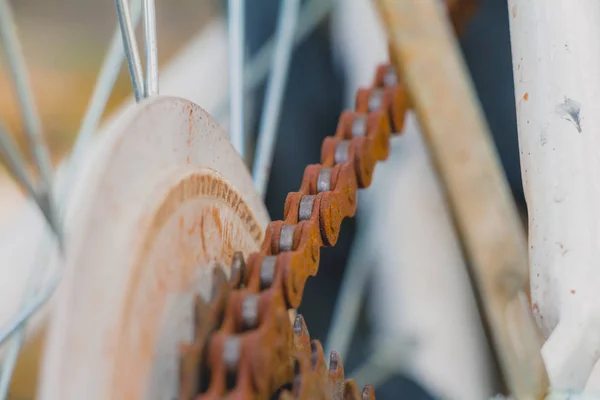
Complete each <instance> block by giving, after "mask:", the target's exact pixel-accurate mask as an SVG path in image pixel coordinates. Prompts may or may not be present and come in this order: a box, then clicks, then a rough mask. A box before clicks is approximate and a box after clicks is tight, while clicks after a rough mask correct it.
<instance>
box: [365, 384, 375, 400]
mask: <svg viewBox="0 0 600 400" xmlns="http://www.w3.org/2000/svg"><path fill="white" fill-rule="evenodd" d="M362 400H375V389H374V388H373V386H371V385H366V386H365V387H363V390H362Z"/></svg>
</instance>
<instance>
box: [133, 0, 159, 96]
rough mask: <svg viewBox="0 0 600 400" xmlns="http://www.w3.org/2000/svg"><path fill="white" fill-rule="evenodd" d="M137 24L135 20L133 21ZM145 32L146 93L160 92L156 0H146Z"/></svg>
mask: <svg viewBox="0 0 600 400" xmlns="http://www.w3.org/2000/svg"><path fill="white" fill-rule="evenodd" d="M132 25H133V26H135V22H133V23H132ZM144 33H145V49H146V79H145V94H146V97H148V96H155V95H157V94H158V44H157V42H156V5H155V2H154V0H144Z"/></svg>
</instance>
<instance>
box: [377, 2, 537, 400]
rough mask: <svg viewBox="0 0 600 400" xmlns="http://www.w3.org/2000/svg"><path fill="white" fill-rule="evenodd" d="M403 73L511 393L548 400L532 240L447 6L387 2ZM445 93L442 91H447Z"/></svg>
mask: <svg viewBox="0 0 600 400" xmlns="http://www.w3.org/2000/svg"><path fill="white" fill-rule="evenodd" d="M378 4H379V6H380V8H381V10H382V16H383V20H384V24H385V25H386V28H387V31H388V35H389V37H390V41H391V59H392V60H393V61H394V64H395V66H396V68H398V70H399V71H400V72H401V73H400V76H401V78H402V81H404V82H406V85H407V89H408V90H409V92H410V97H411V100H412V103H413V104H414V107H415V109H416V112H417V115H418V117H419V122H420V124H421V127H422V128H423V132H424V134H425V138H426V140H427V142H428V144H429V147H430V149H431V153H432V157H433V159H434V160H435V164H436V165H437V167H438V169H439V172H440V175H441V178H442V180H443V181H444V183H445V186H446V189H447V191H448V196H449V199H450V204H451V206H452V210H453V213H454V217H455V220H456V223H457V227H458V230H459V231H460V233H461V235H462V237H463V241H464V243H465V247H466V252H467V255H468V256H469V257H470V259H471V260H472V262H471V266H472V272H473V275H474V280H475V282H476V287H477V289H478V291H479V294H480V296H481V299H482V305H483V309H484V310H485V314H486V317H487V320H488V322H489V324H490V327H491V330H490V332H491V334H492V337H493V340H494V344H495V349H496V353H497V355H498V358H499V361H500V365H501V367H502V371H503V373H504V377H505V379H506V382H507V384H508V387H509V390H510V392H511V394H513V395H514V396H516V397H517V398H519V399H521V398H523V399H534V398H540V397H542V396H543V395H544V394H545V393H546V391H547V388H548V377H547V375H546V370H545V366H544V362H543V360H542V357H541V354H540V348H541V341H540V337H539V335H538V332H537V327H536V325H535V322H534V321H533V318H532V316H531V310H530V308H529V304H528V301H527V298H526V296H525V285H526V284H527V281H528V278H527V277H528V262H527V249H526V242H525V238H524V235H523V230H522V228H521V225H520V220H519V216H518V214H517V211H516V208H515V206H514V204H513V203H512V199H511V196H510V191H509V189H508V185H507V183H506V181H505V179H504V177H503V174H502V171H501V169H500V165H499V162H498V160H497V155H496V153H495V151H494V148H493V145H492V143H491V140H490V137H489V133H488V129H487V126H486V123H485V120H484V118H483V115H482V113H481V110H480V108H479V105H478V103H477V99H476V96H475V94H474V92H473V89H472V87H471V84H470V81H469V78H468V74H467V71H466V68H465V66H464V64H463V62H462V59H461V55H460V50H459V48H458V45H457V43H456V40H455V39H454V37H453V34H452V27H451V25H450V23H449V21H448V19H447V17H446V13H445V10H444V9H443V7H442V6H441V5H440V3H439V2H438V1H437V0H403V1H392V0H379V3H378ZM441 94H442V95H441Z"/></svg>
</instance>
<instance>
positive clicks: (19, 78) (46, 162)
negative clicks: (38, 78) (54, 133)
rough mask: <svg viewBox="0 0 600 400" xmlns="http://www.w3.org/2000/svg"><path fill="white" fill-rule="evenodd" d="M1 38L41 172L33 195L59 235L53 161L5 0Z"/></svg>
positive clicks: (1, 9) (0, 1) (0, 18)
mask: <svg viewBox="0 0 600 400" xmlns="http://www.w3.org/2000/svg"><path fill="white" fill-rule="evenodd" d="M0 39H1V40H2V43H3V45H4V50H5V54H6V59H7V60H8V66H9V70H10V73H11V75H12V80H13V82H14V85H15V89H16V91H17V97H18V100H19V105H20V108H21V112H22V113H23V123H24V125H25V129H24V130H25V135H26V137H27V141H28V143H29V148H30V150H31V155H32V158H33V160H34V163H35V165H36V168H37V169H38V171H39V173H40V178H41V188H38V191H37V193H38V195H37V196H34V198H37V199H38V200H43V202H42V204H43V207H44V208H43V210H42V211H44V213H47V216H46V219H47V220H48V221H49V222H50V224H51V226H52V228H53V229H55V233H56V234H57V235H60V231H59V230H58V229H56V223H55V221H56V218H55V215H54V207H53V205H52V204H51V203H50V201H51V198H52V195H51V192H52V163H51V161H50V152H49V150H48V146H47V145H46V142H45V140H44V135H43V134H42V123H41V121H40V117H39V114H38V112H37V107H36V105H35V101H34V99H33V92H32V90H31V85H30V82H29V77H28V75H27V69H26V65H25V59H24V56H23V52H22V50H21V45H20V43H19V39H18V37H17V28H16V24H15V21H14V16H13V13H12V9H11V7H10V5H9V4H8V2H7V1H6V0H0Z"/></svg>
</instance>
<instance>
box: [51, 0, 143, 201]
mask: <svg viewBox="0 0 600 400" xmlns="http://www.w3.org/2000/svg"><path fill="white" fill-rule="evenodd" d="M132 5H133V7H132V15H133V21H132V22H133V30H135V28H136V27H137V25H138V23H139V21H140V18H141V14H142V0H133V2H132ZM124 56H125V54H124V49H123V39H122V34H121V28H120V26H117V27H116V28H115V33H114V34H113V38H112V40H111V42H110V47H109V49H108V52H107V54H106V57H105V58H104V63H103V65H102V69H101V70H100V74H99V75H98V80H97V81H96V86H95V87H94V92H93V93H92V97H91V100H90V102H89V103H88V107H87V110H86V112H85V116H84V117H83V122H82V123H81V127H80V129H79V132H78V134H77V138H76V139H75V144H74V145H73V150H72V151H71V156H70V158H69V160H68V163H69V168H68V171H69V173H70V174H72V173H73V172H74V171H75V170H76V169H77V168H78V167H79V164H80V162H81V157H82V155H83V153H84V151H85V150H86V149H87V147H88V146H89V143H90V142H91V140H92V138H93V137H94V133H95V132H96V130H97V129H98V127H99V126H100V120H101V118H102V115H103V114H104V110H105V108H106V104H107V103H108V99H109V98H110V94H111V92H112V90H113V87H114V85H115V82H116V80H117V77H118V76H119V71H120V69H121V65H122V64H123V57H124ZM71 182H72V177H70V179H66V180H65V183H66V184H67V185H70V183H71ZM62 192H63V190H59V194H60V196H61V197H65V195H63V194H62ZM60 204H61V206H62V207H65V206H66V205H65V204H64V199H62V198H61V201H60Z"/></svg>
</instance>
